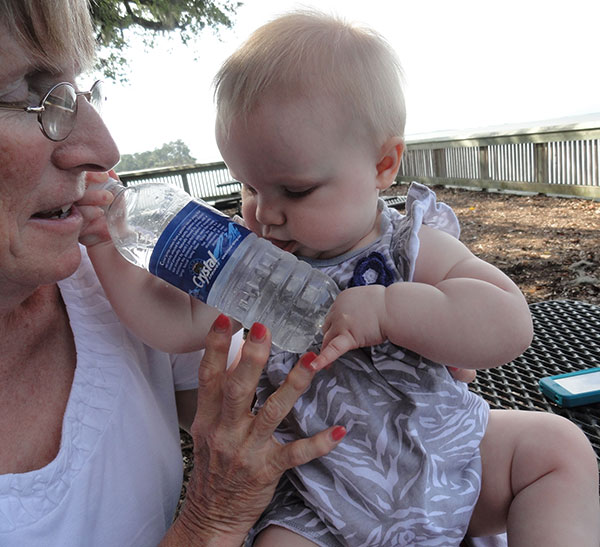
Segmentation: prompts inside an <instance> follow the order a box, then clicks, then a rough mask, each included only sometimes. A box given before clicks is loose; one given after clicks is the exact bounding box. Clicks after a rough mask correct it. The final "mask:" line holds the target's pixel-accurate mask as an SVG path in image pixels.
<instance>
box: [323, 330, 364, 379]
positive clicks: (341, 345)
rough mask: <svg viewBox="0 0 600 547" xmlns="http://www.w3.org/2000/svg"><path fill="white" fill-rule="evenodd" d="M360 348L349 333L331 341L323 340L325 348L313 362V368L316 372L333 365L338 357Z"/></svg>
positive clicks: (339, 335)
mask: <svg viewBox="0 0 600 547" xmlns="http://www.w3.org/2000/svg"><path fill="white" fill-rule="evenodd" d="M356 347H358V346H357V345H356V341H355V340H354V338H353V337H352V336H350V334H349V333H346V334H338V335H337V336H335V337H333V338H332V339H331V340H329V341H328V340H327V337H325V339H324V340H323V347H322V348H321V353H320V354H319V356H318V357H317V358H316V359H315V360H314V361H313V363H312V364H313V367H314V368H315V370H321V369H322V368H325V367H326V366H327V365H330V364H331V363H333V362H334V361H335V360H336V359H337V358H338V357H341V356H342V355H344V353H346V352H347V351H350V350H351V349H355V348H356Z"/></svg>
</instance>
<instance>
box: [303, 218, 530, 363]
mask: <svg viewBox="0 0 600 547" xmlns="http://www.w3.org/2000/svg"><path fill="white" fill-rule="evenodd" d="M419 240H420V250H419V255H418V257H417V261H416V264H415V274H414V281H413V282H406V283H393V284H392V285H390V286H389V287H383V286H376V285H372V286H368V287H354V288H352V289H347V290H345V291H342V292H341V293H340V294H339V295H338V297H337V299H336V301H335V302H334V304H333V306H332V308H331V310H330V311H329V314H328V316H327V318H326V320H325V324H324V327H323V332H324V339H323V346H322V349H321V354H320V355H319V357H317V359H315V361H313V366H315V368H321V367H323V366H326V365H328V364H329V363H331V362H333V361H334V360H335V359H337V358H338V357H339V356H340V355H342V354H343V353H345V352H346V351H349V350H350V349H353V348H358V347H364V346H368V345H373V344H377V343H380V342H382V341H384V340H386V339H388V340H390V341H391V342H393V343H395V344H397V345H399V346H402V347H405V348H408V349H410V350H413V351H415V352H417V353H419V354H420V355H423V356H424V357H426V358H428V359H431V360H432V361H436V362H438V363H444V364H447V365H451V366H455V367H459V368H465V369H479V368H490V367H495V366H499V365H501V364H503V363H506V362H508V361H510V360H512V359H514V358H515V357H517V356H519V355H520V354H521V353H522V352H523V351H524V350H525V349H526V348H527V347H528V346H529V344H530V343H531V338H532V336H533V325H532V321H531V315H530V313H529V308H528V306H527V303H526V301H525V298H524V297H523V295H522V293H521V291H520V290H519V289H518V287H517V286H516V285H515V284H514V283H513V282H512V281H511V280H510V279H509V278H508V277H507V276H506V275H504V274H503V273H502V272H501V271H500V270H498V269H497V268H496V267H494V266H492V265H491V264H488V263H487V262H484V261H483V260H480V259H478V258H477V257H475V256H474V255H473V254H472V253H471V252H470V251H469V250H468V249H467V248H466V247H465V246H464V245H463V244H462V243H461V242H460V241H458V240H457V239H455V238H453V237H452V236H450V235H448V234H446V233H445V232H442V231H439V230H435V229H433V228H429V227H427V226H423V227H422V228H421V229H420V231H419Z"/></svg>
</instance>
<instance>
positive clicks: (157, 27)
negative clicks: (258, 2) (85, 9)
mask: <svg viewBox="0 0 600 547" xmlns="http://www.w3.org/2000/svg"><path fill="white" fill-rule="evenodd" d="M240 5H241V3H240V2H236V1H231V0H92V1H91V6H90V9H91V13H92V18H93V20H94V23H95V25H96V33H97V41H98V45H99V46H100V53H99V61H98V68H99V69H100V70H101V71H102V72H103V73H104V75H105V77H106V78H110V79H113V80H120V81H126V80H127V68H128V66H127V59H126V50H127V47H128V44H127V31H129V30H132V31H133V30H135V31H138V32H139V33H141V35H142V36H143V39H144V43H145V45H146V47H147V48H151V47H153V45H154V43H155V40H156V38H157V37H158V36H161V35H165V34H167V33H175V34H177V35H178V36H179V38H180V39H181V41H182V42H183V43H184V44H187V43H188V42H190V41H193V39H194V38H195V37H196V36H198V35H199V33H200V32H202V30H204V29H205V27H207V26H208V27H209V28H212V29H213V30H214V31H218V30H219V28H220V27H226V28H231V26H232V24H233V23H232V20H231V16H233V15H234V14H235V12H236V10H237V9H238V8H239V6H240Z"/></svg>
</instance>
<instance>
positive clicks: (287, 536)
mask: <svg viewBox="0 0 600 547" xmlns="http://www.w3.org/2000/svg"><path fill="white" fill-rule="evenodd" d="M314 545H316V543H314V542H312V541H310V540H309V539H306V538H305V537H303V536H301V535H299V534H296V533H295V532H292V531H291V530H288V529H287V528H283V527H281V526H273V525H271V526H267V527H266V528H265V529H264V530H263V531H262V532H261V533H260V534H258V536H257V537H256V539H255V540H254V546H253V547H284V546H285V547H311V546H314Z"/></svg>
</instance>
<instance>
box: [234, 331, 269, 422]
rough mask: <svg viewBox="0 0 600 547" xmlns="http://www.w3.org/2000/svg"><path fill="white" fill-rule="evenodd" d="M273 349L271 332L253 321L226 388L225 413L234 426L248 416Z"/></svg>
mask: <svg viewBox="0 0 600 547" xmlns="http://www.w3.org/2000/svg"><path fill="white" fill-rule="evenodd" d="M270 349H271V333H270V332H269V330H268V329H267V328H266V327H265V326H264V325H261V324H260V323H254V325H252V327H251V328H250V331H249V332H248V336H247V337H246V341H245V342H244V345H243V347H242V355H241V358H240V362H239V363H238V365H237V366H236V367H235V369H233V370H232V371H230V372H229V374H228V378H227V384H226V387H225V389H224V392H223V397H224V401H223V410H222V417H223V421H224V423H227V422H229V423H230V425H231V427H236V426H237V427H239V422H240V420H242V419H243V418H245V417H247V416H248V413H249V412H250V410H251V405H252V401H253V399H254V394H255V393H256V386H257V384H258V378H259V377H260V373H261V371H262V369H263V367H264V366H265V363H266V362H267V359H268V357H269V353H270Z"/></svg>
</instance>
